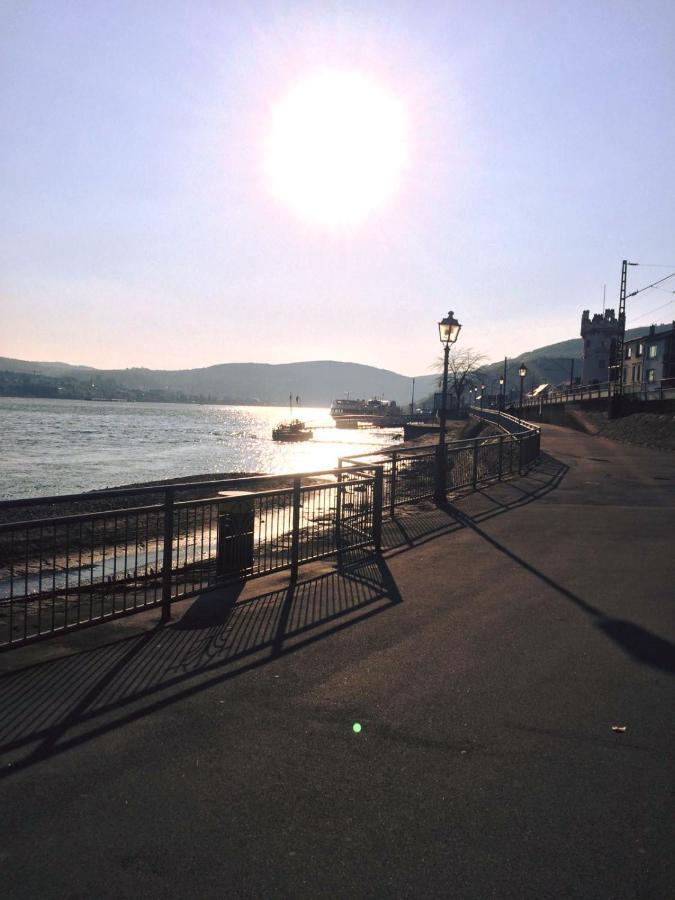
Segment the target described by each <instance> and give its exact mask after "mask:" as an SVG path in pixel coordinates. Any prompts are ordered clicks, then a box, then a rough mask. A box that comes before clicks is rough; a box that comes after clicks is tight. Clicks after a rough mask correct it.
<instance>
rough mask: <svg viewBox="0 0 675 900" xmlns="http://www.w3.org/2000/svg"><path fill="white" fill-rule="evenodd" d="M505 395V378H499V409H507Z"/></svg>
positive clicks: (501, 376)
mask: <svg viewBox="0 0 675 900" xmlns="http://www.w3.org/2000/svg"><path fill="white" fill-rule="evenodd" d="M503 395H504V376H503V375H500V376H499V404H498V406H499V409H504V408H505V407H506V397H504V396H503Z"/></svg>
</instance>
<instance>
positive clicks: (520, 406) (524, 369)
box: [518, 363, 527, 419]
mask: <svg viewBox="0 0 675 900" xmlns="http://www.w3.org/2000/svg"><path fill="white" fill-rule="evenodd" d="M518 374H519V375H520V403H519V404H518V418H519V419H522V418H523V382H524V381H525V376H526V375H527V366H526V365H525V363H521V364H520V368H519V369H518Z"/></svg>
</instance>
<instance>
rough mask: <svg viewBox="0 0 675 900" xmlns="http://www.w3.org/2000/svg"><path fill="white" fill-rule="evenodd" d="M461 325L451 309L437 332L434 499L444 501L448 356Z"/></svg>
mask: <svg viewBox="0 0 675 900" xmlns="http://www.w3.org/2000/svg"><path fill="white" fill-rule="evenodd" d="M461 327H462V326H461V325H460V324H459V322H458V321H457V319H456V318H455V315H454V313H453V312H452V311H450V312H449V313H448V315H447V316H446V317H445V319H441V321H440V322H439V323H438V334H439V337H440V339H441V343H442V344H443V345H444V349H443V391H442V393H441V416H440V429H441V430H440V433H439V435H438V446H437V447H436V492H435V493H436V500H437V502H440V503H445V494H446V477H445V476H446V462H445V423H446V415H447V405H448V360H449V358H450V344H454V343H455V341H456V340H457V338H458V337H459V331H460V329H461Z"/></svg>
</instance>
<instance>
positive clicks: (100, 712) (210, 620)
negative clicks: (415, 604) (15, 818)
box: [0, 555, 401, 777]
mask: <svg viewBox="0 0 675 900" xmlns="http://www.w3.org/2000/svg"><path fill="white" fill-rule="evenodd" d="M240 592H241V585H239V586H237V585H233V586H231V587H230V588H228V589H225V590H222V591H213V592H211V593H208V594H204V595H202V596H201V597H199V598H198V599H197V600H196V601H195V602H194V603H193V604H192V606H191V607H190V608H189V609H188V611H187V612H186V613H185V615H184V616H183V617H182V618H181V619H180V620H179V621H178V622H176V623H175V624H174V625H172V626H169V627H164V628H162V627H159V626H158V627H155V628H153V629H152V630H151V631H148V632H146V633H144V634H141V635H139V636H134V637H131V638H125V639H122V640H119V641H116V642H114V643H111V644H107V645H105V646H101V647H96V648H95V649H93V650H87V651H83V652H80V653H76V654H72V655H70V656H66V657H61V658H58V659H54V660H48V661H46V662H43V663H38V664H36V665H32V666H30V667H28V668H25V669H21V670H19V671H17V672H10V673H8V674H6V675H4V676H2V678H0V757H2V756H4V757H5V759H4V760H3V763H4V764H3V765H2V768H1V769H0V777H3V776H7V775H11V774H12V773H13V772H16V771H18V770H20V769H23V768H26V767H28V766H30V765H32V764H34V763H36V762H39V761H41V760H44V759H46V758H48V757H50V756H53V755H56V754H58V753H62V752H64V751H65V750H68V749H70V748H72V747H75V746H77V745H79V744H82V743H84V742H86V741H88V740H91V739H92V738H94V737H96V736H98V735H101V734H104V733H106V732H108V731H111V730H113V729H115V728H118V727H120V726H121V725H124V724H126V723H128V722H131V721H133V720H135V719H138V718H140V717H143V716H146V715H148V714H149V713H151V712H153V711H155V710H158V709H161V708H162V707H164V706H166V705H168V704H171V703H175V702H176V701H177V700H181V699H184V698H186V697H189V696H190V695H192V694H194V693H196V692H198V691H201V690H203V689H204V688H208V687H211V686H213V685H215V684H219V683H222V682H224V681H226V680H227V679H229V678H232V677H234V676H236V675H239V674H241V673H243V672H246V671H249V670H251V669H254V668H257V667H260V666H262V665H265V664H266V663H268V662H270V660H272V659H274V658H277V657H279V656H282V655H284V654H287V653H292V652H294V651H296V650H298V649H300V648H302V647H305V646H307V645H308V644H310V643H313V642H314V641H317V640H320V639H322V638H325V637H328V636H329V635H331V634H335V633H336V632H337V631H340V630H342V629H344V628H347V627H349V626H351V625H353V624H355V623H357V622H362V621H364V620H365V619H366V618H370V617H371V616H373V615H376V614H377V613H380V612H382V611H384V610H385V609H387V608H388V607H390V606H391V605H392V604H396V603H399V602H401V597H400V594H399V592H398V589H397V587H396V584H395V582H394V580H393V578H392V576H391V574H390V572H389V570H388V568H387V565H386V563H385V562H384V560H383V559H382V558H381V557H380V556H375V557H373V556H372V555H370V556H369V558H368V559H366V560H363V559H356V561H350V560H346V561H345V560H343V561H342V562H341V564H340V565H339V567H338V569H337V571H334V572H330V573H328V574H324V575H320V576H318V577H315V578H310V579H308V580H306V581H298V582H297V583H295V584H294V583H292V582H291V584H290V585H289V586H288V587H286V588H283V589H281V590H276V591H271V592H268V593H266V594H262V595H260V596H257V597H253V598H251V599H247V600H237V597H238V595H239V594H240ZM8 754H9V756H8Z"/></svg>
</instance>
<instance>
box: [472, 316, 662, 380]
mask: <svg viewBox="0 0 675 900" xmlns="http://www.w3.org/2000/svg"><path fill="white" fill-rule="evenodd" d="M669 328H672V325H657V326H656V330H657V331H665V330H667V329H669ZM648 332H649V326H642V327H640V328H627V329H626V339H627V340H631V339H632V338H636V337H640V336H641V335H645V334H647V333H648ZM583 352H584V345H583V341H582V339H581V338H580V337H579V338H572V339H571V340H569V341H560V342H558V343H557V344H549V345H548V346H546V347H537V348H536V349H535V350H527V351H525V352H524V353H520V354H519V355H518V356H516V357H514V358H513V359H509V360H507V365H506V381H507V387H510V388H512V389H514V390H516V389H517V388H519V386H520V378H519V376H518V368H519V366H520V364H521V363H525V365H526V367H527V377H526V379H525V388H526V389H527V390H529V389H530V388H531V387H532V385H533V384H534V385H538V384H544V383H549V384H562V383H563V382H567V383H569V378H570V371H571V361H572V360H574V375H575V377H579V376H581V367H582V360H583ZM503 371H504V361H503V360H502V361H501V362H495V363H491V364H490V365H488V366H485V367H484V369H483V372H484V374H485V378H486V379H489V381H490V382H492V381H493V380H498V379H499V376H500V375H501V374H502V373H503ZM486 387H487V390H488V391H491V387H490V384H489V383H487V381H486ZM496 390H498V386H497V387H496Z"/></svg>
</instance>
